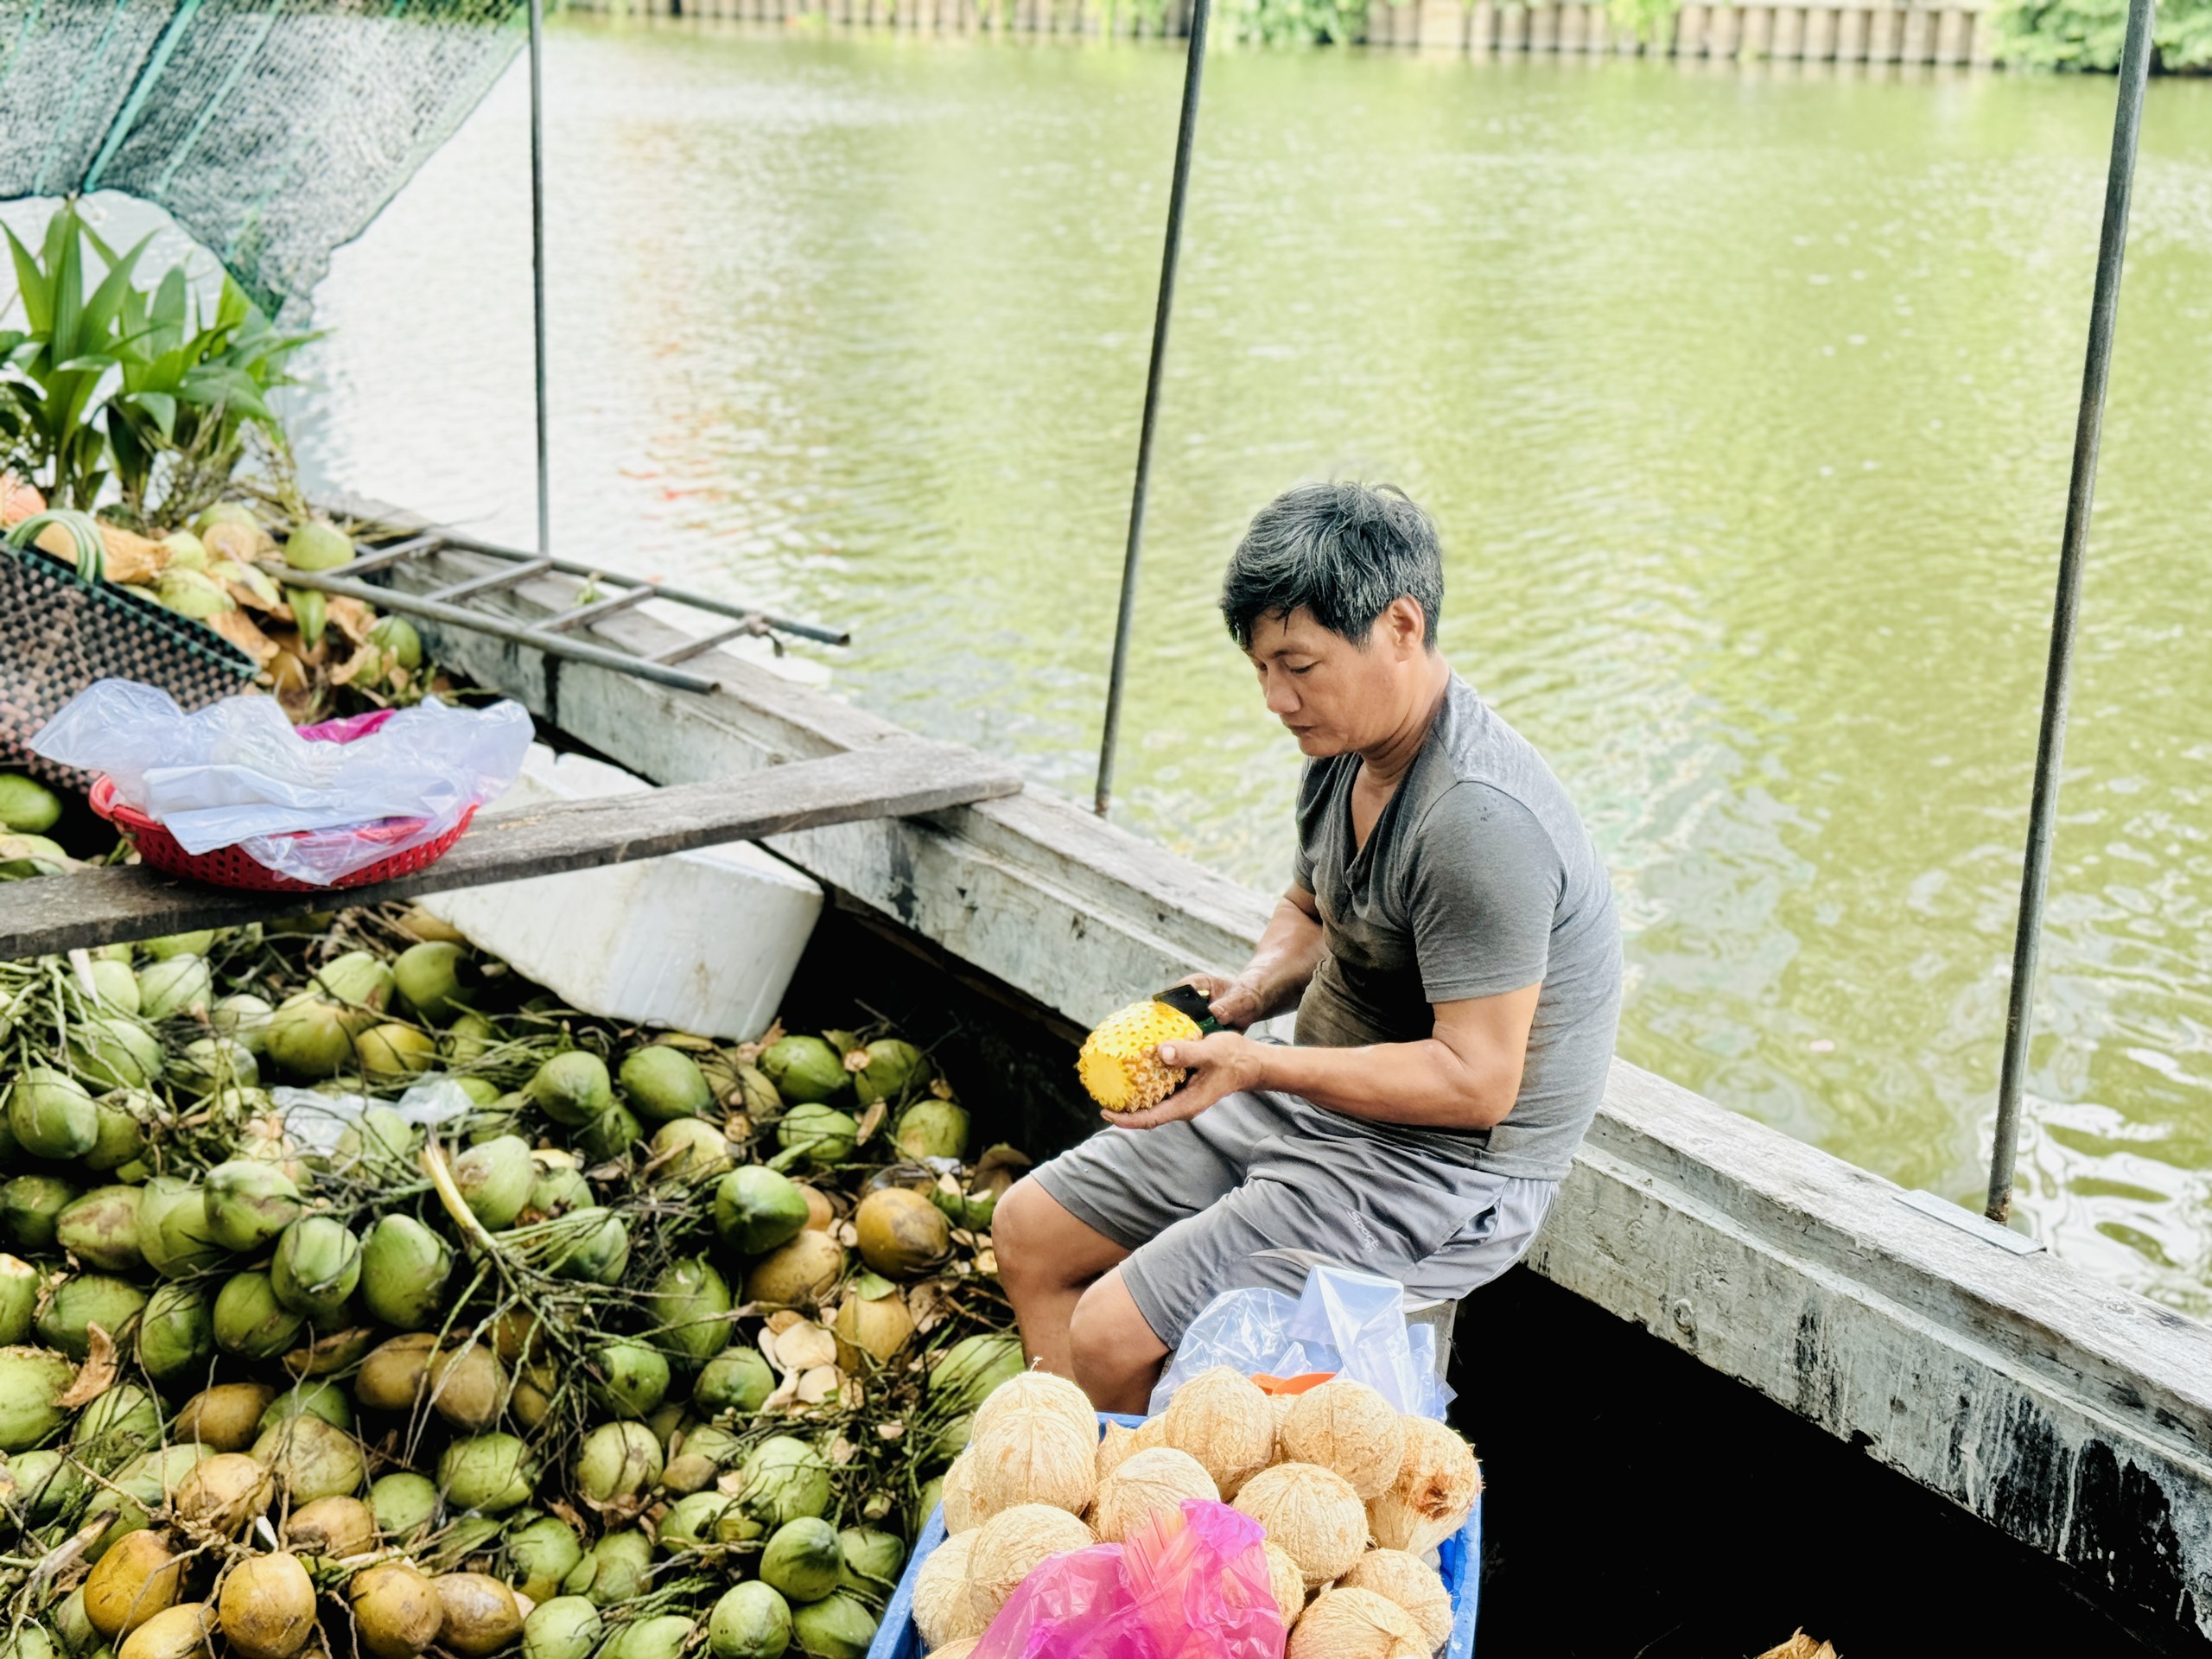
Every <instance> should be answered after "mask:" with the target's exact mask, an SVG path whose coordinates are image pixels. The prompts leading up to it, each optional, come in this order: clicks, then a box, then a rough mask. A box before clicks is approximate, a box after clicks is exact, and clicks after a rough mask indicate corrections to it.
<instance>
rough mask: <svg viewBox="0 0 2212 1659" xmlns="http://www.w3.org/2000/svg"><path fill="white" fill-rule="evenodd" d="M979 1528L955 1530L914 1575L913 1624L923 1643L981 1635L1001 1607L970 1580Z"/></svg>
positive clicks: (935, 1644)
mask: <svg viewBox="0 0 2212 1659" xmlns="http://www.w3.org/2000/svg"><path fill="white" fill-rule="evenodd" d="M979 1536H980V1534H979V1533H976V1532H958V1533H954V1534H952V1535H950V1536H949V1537H947V1538H946V1539H945V1541H944V1542H943V1543H941V1544H939V1545H938V1547H937V1548H935V1549H933V1550H931V1552H930V1555H929V1559H928V1560H925V1561H924V1562H923V1563H922V1567H921V1571H920V1572H919V1573H917V1574H916V1575H915V1578H914V1628H915V1629H916V1630H919V1631H920V1632H921V1634H922V1644H923V1646H925V1647H926V1648H930V1649H937V1648H941V1647H943V1646H944V1644H945V1643H948V1642H957V1641H961V1640H963V1639H966V1638H970V1637H981V1636H982V1633H983V1632H984V1631H985V1630H988V1629H989V1628H990V1624H991V1620H992V1619H994V1618H996V1617H997V1616H998V1611H999V1610H998V1609H997V1608H996V1607H994V1606H991V1605H988V1602H987V1600H986V1599H984V1598H983V1597H982V1596H981V1595H980V1594H978V1593H977V1592H976V1591H975V1590H974V1589H973V1588H972V1587H971V1586H970V1585H969V1581H968V1567H969V1561H970V1560H972V1559H973V1557H974V1555H975V1552H976V1539H977V1538H978V1537H979Z"/></svg>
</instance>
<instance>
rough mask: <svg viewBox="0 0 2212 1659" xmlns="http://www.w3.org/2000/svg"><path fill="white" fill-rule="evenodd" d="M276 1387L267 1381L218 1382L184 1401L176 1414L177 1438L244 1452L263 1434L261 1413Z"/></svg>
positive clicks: (216, 1450)
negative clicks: (256, 1437) (182, 1406)
mask: <svg viewBox="0 0 2212 1659" xmlns="http://www.w3.org/2000/svg"><path fill="white" fill-rule="evenodd" d="M276 1397H277V1390H276V1389H272V1388H270V1386H269V1385H268V1384H267V1383H217V1384H216V1385H215V1386H214V1387H213V1388H212V1389H201V1390H200V1392H199V1393H198V1394H195V1395H193V1396H192V1398H191V1399H189V1400H188V1401H186V1402H184V1409H183V1410H182V1411H180V1412H179V1413H177V1414H176V1425H175V1429H176V1437H177V1438H178V1439H179V1440H197V1441H199V1442H200V1445H202V1446H206V1447H207V1449H208V1450H209V1451H211V1452H243V1451H245V1449H246V1447H248V1446H251V1445H252V1444H253V1442H254V1437H255V1436H256V1435H257V1434H259V1433H261V1414H262V1413H263V1412H264V1411H266V1410H268V1409H269V1402H270V1401H272V1400H274V1399H275V1398H276Z"/></svg>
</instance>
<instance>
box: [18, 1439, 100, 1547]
mask: <svg viewBox="0 0 2212 1659" xmlns="http://www.w3.org/2000/svg"><path fill="white" fill-rule="evenodd" d="M7 1478H8V1479H9V1480H10V1481H11V1482H13V1483H14V1486H15V1490H14V1491H13V1492H12V1493H10V1495H9V1498H8V1502H9V1503H10V1506H11V1507H12V1508H13V1509H14V1510H15V1511H16V1513H17V1514H18V1515H20V1516H22V1517H23V1519H24V1520H26V1521H28V1522H30V1524H31V1525H33V1526H35V1527H42V1526H44V1525H46V1523H47V1522H49V1521H52V1520H54V1518H55V1517H57V1516H60V1515H61V1514H62V1513H64V1512H65V1511H66V1510H68V1508H69V1507H70V1505H71V1504H73V1503H75V1502H76V1500H77V1499H78V1497H80V1496H81V1495H82V1494H83V1492H84V1490H85V1478H84V1476H83V1475H82V1474H80V1473H79V1472H78V1470H77V1466H76V1465H74V1464H73V1463H72V1462H70V1460H69V1458H68V1454H67V1453H66V1452H60V1451H56V1450H54V1449H53V1448H51V1447H48V1448H47V1449H46V1450H43V1451H39V1452H16V1454H15V1455H14V1456H13V1457H11V1458H10V1459H8V1469H7Z"/></svg>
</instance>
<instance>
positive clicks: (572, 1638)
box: [522, 1569, 605, 1659]
mask: <svg viewBox="0 0 2212 1659" xmlns="http://www.w3.org/2000/svg"><path fill="white" fill-rule="evenodd" d="M571 1570H572V1571H573V1570H574V1569H571ZM604 1635H605V1627H604V1626H602V1625H601V1624H600V1622H599V1609H598V1608H596V1607H594V1606H593V1605H591V1603H590V1602H589V1601H588V1600H587V1599H585V1598H583V1597H582V1596H555V1597H553V1598H552V1599H550V1600H540V1601H538V1603H537V1606H535V1607H533V1608H531V1612H530V1617H529V1618H525V1619H524V1620H523V1622H522V1659H591V1656H592V1655H593V1654H594V1653H595V1652H597V1651H598V1650H599V1644H600V1642H601V1638H602V1637H603V1636H604Z"/></svg>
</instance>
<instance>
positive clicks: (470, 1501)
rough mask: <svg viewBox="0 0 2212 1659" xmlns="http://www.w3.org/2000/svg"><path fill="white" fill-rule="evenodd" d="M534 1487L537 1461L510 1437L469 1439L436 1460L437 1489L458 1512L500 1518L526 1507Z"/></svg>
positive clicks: (459, 1442) (450, 1447)
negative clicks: (518, 1507)
mask: <svg viewBox="0 0 2212 1659" xmlns="http://www.w3.org/2000/svg"><path fill="white" fill-rule="evenodd" d="M536 1486H537V1463H536V1460H535V1459H532V1458H531V1455H530V1448H529V1447H528V1446H524V1444H523V1443H522V1442H521V1441H520V1440H517V1439H516V1438H515V1437H514V1436H513V1435H512V1434H472V1435H468V1436H467V1437H465V1438H463V1439H461V1440H455V1441H454V1443H453V1444H452V1445H451V1446H448V1447H447V1448H446V1449H445V1452H444V1454H443V1455H442V1456H441V1457H440V1458H439V1459H438V1489H439V1491H442V1492H443V1493H444V1494H445V1498H446V1502H447V1503H449V1504H451V1505H452V1506H453V1507H454V1509H457V1510H477V1511H479V1512H480V1513H483V1514H486V1515H503V1514H505V1512H506V1511H507V1510H512V1509H514V1508H516V1507H517V1506H518V1505H519V1504H523V1503H528V1502H529V1501H530V1495H531V1491H533V1490H534V1489H535V1488H536Z"/></svg>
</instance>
